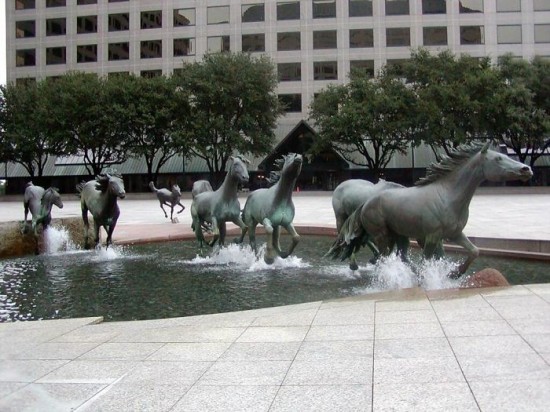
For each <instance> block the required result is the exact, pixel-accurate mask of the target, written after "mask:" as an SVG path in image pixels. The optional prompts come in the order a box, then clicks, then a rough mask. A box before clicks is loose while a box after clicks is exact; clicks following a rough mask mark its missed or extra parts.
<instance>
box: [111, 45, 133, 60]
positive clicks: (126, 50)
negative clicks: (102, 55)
mask: <svg viewBox="0 0 550 412" xmlns="http://www.w3.org/2000/svg"><path fill="white" fill-rule="evenodd" d="M108 58H109V61H114V60H128V59H129V58H130V43H128V42H122V43H109V48H108Z"/></svg>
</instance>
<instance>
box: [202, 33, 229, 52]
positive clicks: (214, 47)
mask: <svg viewBox="0 0 550 412" xmlns="http://www.w3.org/2000/svg"><path fill="white" fill-rule="evenodd" d="M206 47H207V51H208V53H221V52H228V51H230V44H229V36H211V37H208V38H207V39H206Z"/></svg>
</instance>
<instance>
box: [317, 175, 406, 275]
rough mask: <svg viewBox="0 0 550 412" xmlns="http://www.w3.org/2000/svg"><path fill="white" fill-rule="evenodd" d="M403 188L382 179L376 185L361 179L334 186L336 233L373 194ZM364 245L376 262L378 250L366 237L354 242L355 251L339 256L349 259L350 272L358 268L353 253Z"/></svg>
mask: <svg viewBox="0 0 550 412" xmlns="http://www.w3.org/2000/svg"><path fill="white" fill-rule="evenodd" d="M404 187H405V186H403V185H400V184H399V183H394V182H388V181H386V180H384V179H380V180H379V181H378V183H376V184H374V183H371V182H369V181H368V180H363V179H349V180H346V181H344V182H342V183H340V184H339V185H338V186H336V189H334V192H333V194H332V209H333V210H334V216H335V217H336V231H337V232H338V233H339V232H340V230H341V229H342V226H343V225H344V222H345V221H346V219H347V218H348V217H350V216H351V214H352V213H353V212H355V210H356V209H357V208H359V207H361V206H363V204H364V203H365V202H366V201H367V200H369V199H370V198H371V197H373V196H374V195H375V194H377V193H379V192H381V191H384V190H388V189H402V188H404ZM338 243H339V240H338V239H337V240H336V245H338ZM365 245H366V246H368V247H369V248H370V250H371V251H372V253H373V254H374V259H373V260H376V258H377V257H378V254H379V253H378V249H377V248H376V246H375V245H374V244H373V243H372V241H370V239H369V238H368V236H366V237H365V239H364V242H362V243H359V242H356V250H353V251H351V253H350V254H349V255H345V256H340V257H341V259H342V260H344V259H346V258H348V257H349V258H350V263H349V267H350V269H351V270H357V269H358V267H359V266H358V265H357V260H356V257H355V252H357V250H359V249H360V248H361V247H362V246H365ZM332 252H333V249H331V250H329V252H328V253H327V255H331V254H332Z"/></svg>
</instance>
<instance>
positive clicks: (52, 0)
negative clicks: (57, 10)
mask: <svg viewBox="0 0 550 412" xmlns="http://www.w3.org/2000/svg"><path fill="white" fill-rule="evenodd" d="M64 6H65V0H46V7H64Z"/></svg>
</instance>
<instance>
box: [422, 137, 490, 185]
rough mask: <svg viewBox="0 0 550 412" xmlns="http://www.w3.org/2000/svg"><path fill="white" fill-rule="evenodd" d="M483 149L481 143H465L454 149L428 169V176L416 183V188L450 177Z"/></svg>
mask: <svg viewBox="0 0 550 412" xmlns="http://www.w3.org/2000/svg"><path fill="white" fill-rule="evenodd" d="M482 148H483V145H482V144H479V143H465V144H461V145H460V146H458V147H456V148H454V149H453V150H451V151H450V152H449V155H448V156H447V155H444V156H442V158H441V160H440V161H439V162H437V163H432V164H431V165H430V166H428V168H427V169H426V176H425V177H421V178H420V179H418V180H417V181H416V182H415V185H416V186H425V185H428V184H430V183H433V182H435V181H437V180H438V179H440V178H441V177H443V176H446V175H448V174H449V173H451V172H452V171H453V170H456V169H457V168H459V167H460V166H462V165H463V164H464V163H466V161H468V160H469V159H470V158H471V157H472V156H473V155H475V154H476V153H478V152H480V151H481V149H482Z"/></svg>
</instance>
